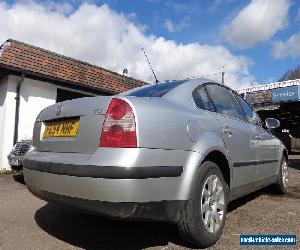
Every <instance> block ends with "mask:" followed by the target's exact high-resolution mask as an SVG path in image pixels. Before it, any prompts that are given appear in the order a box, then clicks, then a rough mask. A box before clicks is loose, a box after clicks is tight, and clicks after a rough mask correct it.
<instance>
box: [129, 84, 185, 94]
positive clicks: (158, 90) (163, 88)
mask: <svg viewBox="0 0 300 250" xmlns="http://www.w3.org/2000/svg"><path fill="white" fill-rule="evenodd" d="M185 81H186V80H182V81H173V82H166V83H158V84H153V85H150V86H147V87H143V88H138V89H135V90H131V91H129V92H126V93H124V95H125V96H136V97H161V96H163V95H165V94H166V93H168V92H169V91H171V90H172V89H174V88H176V87H177V86H178V85H180V84H181V83H183V82H185Z"/></svg>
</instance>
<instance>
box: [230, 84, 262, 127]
mask: <svg viewBox="0 0 300 250" xmlns="http://www.w3.org/2000/svg"><path fill="white" fill-rule="evenodd" d="M232 93H234V94H236V95H238V96H240V95H239V94H238V93H237V92H236V91H234V90H232ZM234 94H233V97H234V99H236V97H235V95H234ZM240 97H241V96H240ZM241 98H242V99H243V101H244V102H245V103H246V104H248V106H249V107H250V108H251V109H252V111H253V113H254V114H255V116H256V117H258V119H259V121H260V125H259V124H257V123H254V122H250V121H248V118H247V115H246V113H245V110H244V108H243V107H242V105H241V104H240V102H239V101H238V100H237V99H236V101H237V103H238V104H239V105H240V106H241V109H242V111H243V113H244V115H245V117H246V120H245V122H247V123H250V124H252V125H255V126H257V127H259V128H264V127H263V124H264V123H263V122H262V120H261V118H260V117H259V115H258V114H257V113H256V112H255V110H254V109H253V107H252V106H251V105H250V104H249V103H248V102H247V101H246V100H245V99H244V98H243V97H241Z"/></svg>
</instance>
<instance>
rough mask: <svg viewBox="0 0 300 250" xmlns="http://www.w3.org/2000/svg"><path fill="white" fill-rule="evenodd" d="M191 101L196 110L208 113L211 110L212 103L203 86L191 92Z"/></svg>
mask: <svg viewBox="0 0 300 250" xmlns="http://www.w3.org/2000/svg"><path fill="white" fill-rule="evenodd" d="M193 99H194V102H195V104H196V106H197V107H198V108H200V109H205V110H209V111H212V110H213V108H212V103H211V102H210V99H209V97H208V95H207V92H206V89H205V87H204V86H201V87H198V88H196V89H195V90H194V91H193Z"/></svg>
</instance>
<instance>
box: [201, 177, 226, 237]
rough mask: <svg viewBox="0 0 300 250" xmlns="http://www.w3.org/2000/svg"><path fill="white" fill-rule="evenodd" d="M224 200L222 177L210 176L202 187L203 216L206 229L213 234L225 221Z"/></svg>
mask: <svg viewBox="0 0 300 250" xmlns="http://www.w3.org/2000/svg"><path fill="white" fill-rule="evenodd" d="M224 201H225V195H224V187H223V184H222V182H221V180H220V178H219V177H218V176H216V175H210V176H208V177H207V179H206V181H205V183H204V186H203V189H202V197H201V217H202V222H203V224H204V226H205V229H206V230H207V231H208V232H209V233H211V234H215V233H217V232H218V230H219V229H220V227H221V225H222V223H223V219H224V210H225V204H224Z"/></svg>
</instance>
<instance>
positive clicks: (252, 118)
mask: <svg viewBox="0 0 300 250" xmlns="http://www.w3.org/2000/svg"><path fill="white" fill-rule="evenodd" d="M233 95H234V97H235V99H236V100H237V101H238V102H239V104H240V105H241V107H242V109H243V111H244V114H245V115H246V118H247V121H248V122H251V123H253V124H256V125H258V126H261V120H260V118H259V117H258V115H257V114H256V113H255V112H254V110H253V109H252V107H251V106H250V105H249V104H248V103H247V102H246V101H245V100H244V99H243V98H242V97H241V96H239V95H238V94H236V93H233Z"/></svg>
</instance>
